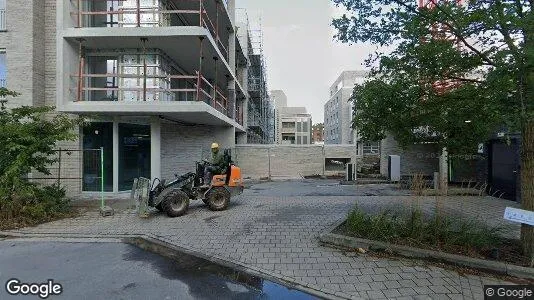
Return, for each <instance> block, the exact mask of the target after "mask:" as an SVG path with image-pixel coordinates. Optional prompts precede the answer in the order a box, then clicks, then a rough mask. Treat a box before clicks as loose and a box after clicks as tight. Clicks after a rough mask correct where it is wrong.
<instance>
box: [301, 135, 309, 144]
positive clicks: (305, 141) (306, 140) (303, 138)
mask: <svg viewBox="0 0 534 300" xmlns="http://www.w3.org/2000/svg"><path fill="white" fill-rule="evenodd" d="M302 143H303V144H304V145H307V144H308V137H307V136H303V137H302Z"/></svg>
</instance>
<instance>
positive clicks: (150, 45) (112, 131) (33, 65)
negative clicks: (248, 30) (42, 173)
mask: <svg viewBox="0 0 534 300" xmlns="http://www.w3.org/2000/svg"><path fill="white" fill-rule="evenodd" d="M235 29H236V26H235V0H228V1H216V0H203V1H202V0H191V1H184V0H167V1H163V0H75V1H64V0H30V1H27V3H25V4H24V5H21V3H20V1H17V0H0V84H1V85H2V86H6V87H7V88H9V89H10V90H14V91H17V92H19V93H21V96H20V97H17V98H16V99H8V101H9V102H8V105H50V106H55V107H56V108H57V111H58V112H65V113H69V114H73V115H83V116H88V117H89V121H90V123H89V124H88V125H87V126H85V127H84V128H80V129H79V139H78V140H77V141H74V142H72V143H66V144H64V145H60V146H62V147H64V148H69V149H77V150H79V153H83V154H80V156H81V157H66V158H64V162H63V165H72V166H73V168H72V169H73V170H78V171H79V172H80V174H71V175H69V176H72V177H73V178H74V177H76V176H78V177H79V178H82V179H81V180H78V181H76V182H73V183H71V184H70V185H71V186H70V187H69V191H71V192H76V191H87V192H91V191H97V190H100V189H99V187H98V185H99V184H97V182H98V181H99V180H96V178H97V177H98V175H97V173H98V172H96V171H95V167H94V162H92V161H88V159H89V156H90V155H87V153H88V152H86V151H90V150H91V149H99V148H100V147H103V149H104V157H105V161H104V166H103V168H104V171H105V175H104V189H105V191H106V192H120V191H126V190H129V189H130V188H131V184H132V181H133V178H135V177H139V176H144V177H148V178H173V176H174V174H175V173H184V172H189V171H191V170H193V168H194V162H195V160H199V159H200V158H201V156H202V154H203V153H204V154H206V153H208V152H209V146H210V144H211V143H212V142H213V141H218V142H219V143H220V144H221V145H222V147H225V148H233V147H235V145H236V143H246V142H247V124H246V123H247V107H248V96H249V95H248V91H247V88H246V86H247V81H248V76H244V75H246V69H247V68H248V64H249V61H248V57H247V55H246V53H247V52H246V51H245V50H244V49H245V47H244V45H242V43H241V42H240V40H239V39H238V38H237V37H236V30H235ZM85 150H86V151H85ZM73 156H75V155H73Z"/></svg>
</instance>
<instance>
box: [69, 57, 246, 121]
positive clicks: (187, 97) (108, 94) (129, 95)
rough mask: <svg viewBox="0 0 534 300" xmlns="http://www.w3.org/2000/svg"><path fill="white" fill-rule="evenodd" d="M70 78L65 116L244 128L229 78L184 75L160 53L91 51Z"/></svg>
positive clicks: (196, 73)
mask: <svg viewBox="0 0 534 300" xmlns="http://www.w3.org/2000/svg"><path fill="white" fill-rule="evenodd" d="M215 74H216V73H215ZM219 75H220V74H219ZM68 78H69V79H68V81H69V87H68V99H67V100H68V101H67V104H66V105H65V106H63V107H61V108H60V110H62V111H67V112H73V113H80V114H84V113H103V114H113V113H117V114H134V113H142V114H159V115H166V116H168V117H172V118H174V119H177V120H178V119H179V120H182V121H187V122H191V123H195V122H199V121H203V120H204V121H205V122H204V123H206V124H209V125H220V124H222V123H224V122H227V123H228V120H232V121H235V122H238V123H239V124H242V123H243V122H242V112H241V107H239V106H237V107H235V105H234V103H231V101H230V98H229V91H228V90H227V89H226V88H227V86H228V82H227V79H226V77H225V76H218V77H213V78H206V76H205V75H203V74H202V73H200V72H198V71H194V72H192V73H185V72H184V69H182V68H181V67H180V66H178V64H177V63H176V62H175V61H173V60H172V59H171V58H170V57H169V56H167V55H166V53H164V52H163V51H161V50H159V49H146V50H145V51H140V50H138V49H115V50H113V51H111V50H102V49H88V50H86V51H85V52H84V55H83V56H82V59H81V60H80V62H79V66H78V71H77V72H72V73H70V74H69V75H68ZM206 104H207V106H206ZM208 106H209V107H210V108H212V109H215V110H216V111H217V112H218V113H215V112H214V111H213V110H210V109H207V107H208ZM234 107H235V108H234ZM234 109H235V112H234ZM210 114H211V116H210ZM213 115H215V116H219V117H218V118H219V119H222V121H221V120H217V118H213ZM223 116H224V117H223ZM225 119H226V120H227V121H225Z"/></svg>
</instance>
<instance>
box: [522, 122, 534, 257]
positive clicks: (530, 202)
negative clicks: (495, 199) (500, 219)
mask: <svg viewBox="0 0 534 300" xmlns="http://www.w3.org/2000/svg"><path fill="white" fill-rule="evenodd" d="M521 138H522V143H521V206H522V208H523V209H525V210H529V211H534V120H527V121H525V122H523V126H522V136H521ZM521 242H522V244H523V253H524V254H525V255H527V256H528V257H529V258H530V261H531V265H532V264H533V262H534V226H530V225H526V224H523V225H522V227H521Z"/></svg>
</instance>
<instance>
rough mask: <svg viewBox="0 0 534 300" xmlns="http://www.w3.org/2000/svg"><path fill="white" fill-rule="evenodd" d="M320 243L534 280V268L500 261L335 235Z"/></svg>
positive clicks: (324, 237) (324, 235)
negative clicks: (390, 253)
mask: <svg viewBox="0 0 534 300" xmlns="http://www.w3.org/2000/svg"><path fill="white" fill-rule="evenodd" d="M342 223H343V222H342ZM339 225H341V224H339ZM319 241H320V242H321V243H323V244H327V245H334V246H337V247H341V248H351V249H354V248H364V249H369V250H386V249H388V250H391V251H393V252H395V253H397V254H399V255H401V256H405V257H409V258H423V259H433V260H437V261H442V262H446V263H450V264H453V265H457V266H463V267H469V268H473V269H477V270H481V271H490V272H493V273H498V274H502V275H508V276H513V277H519V278H527V279H534V268H527V267H522V266H516V265H511V264H507V263H503V262H498V261H491V260H485V259H479V258H472V257H468V256H463V255H457V254H450V253H443V252H438V251H434V250H427V249H420V248H414V247H409V246H402V245H395V244H390V243H385V242H379V241H374V240H368V239H361V238H354V237H349V236H344V235H339V234H334V233H324V234H320V235H319Z"/></svg>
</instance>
